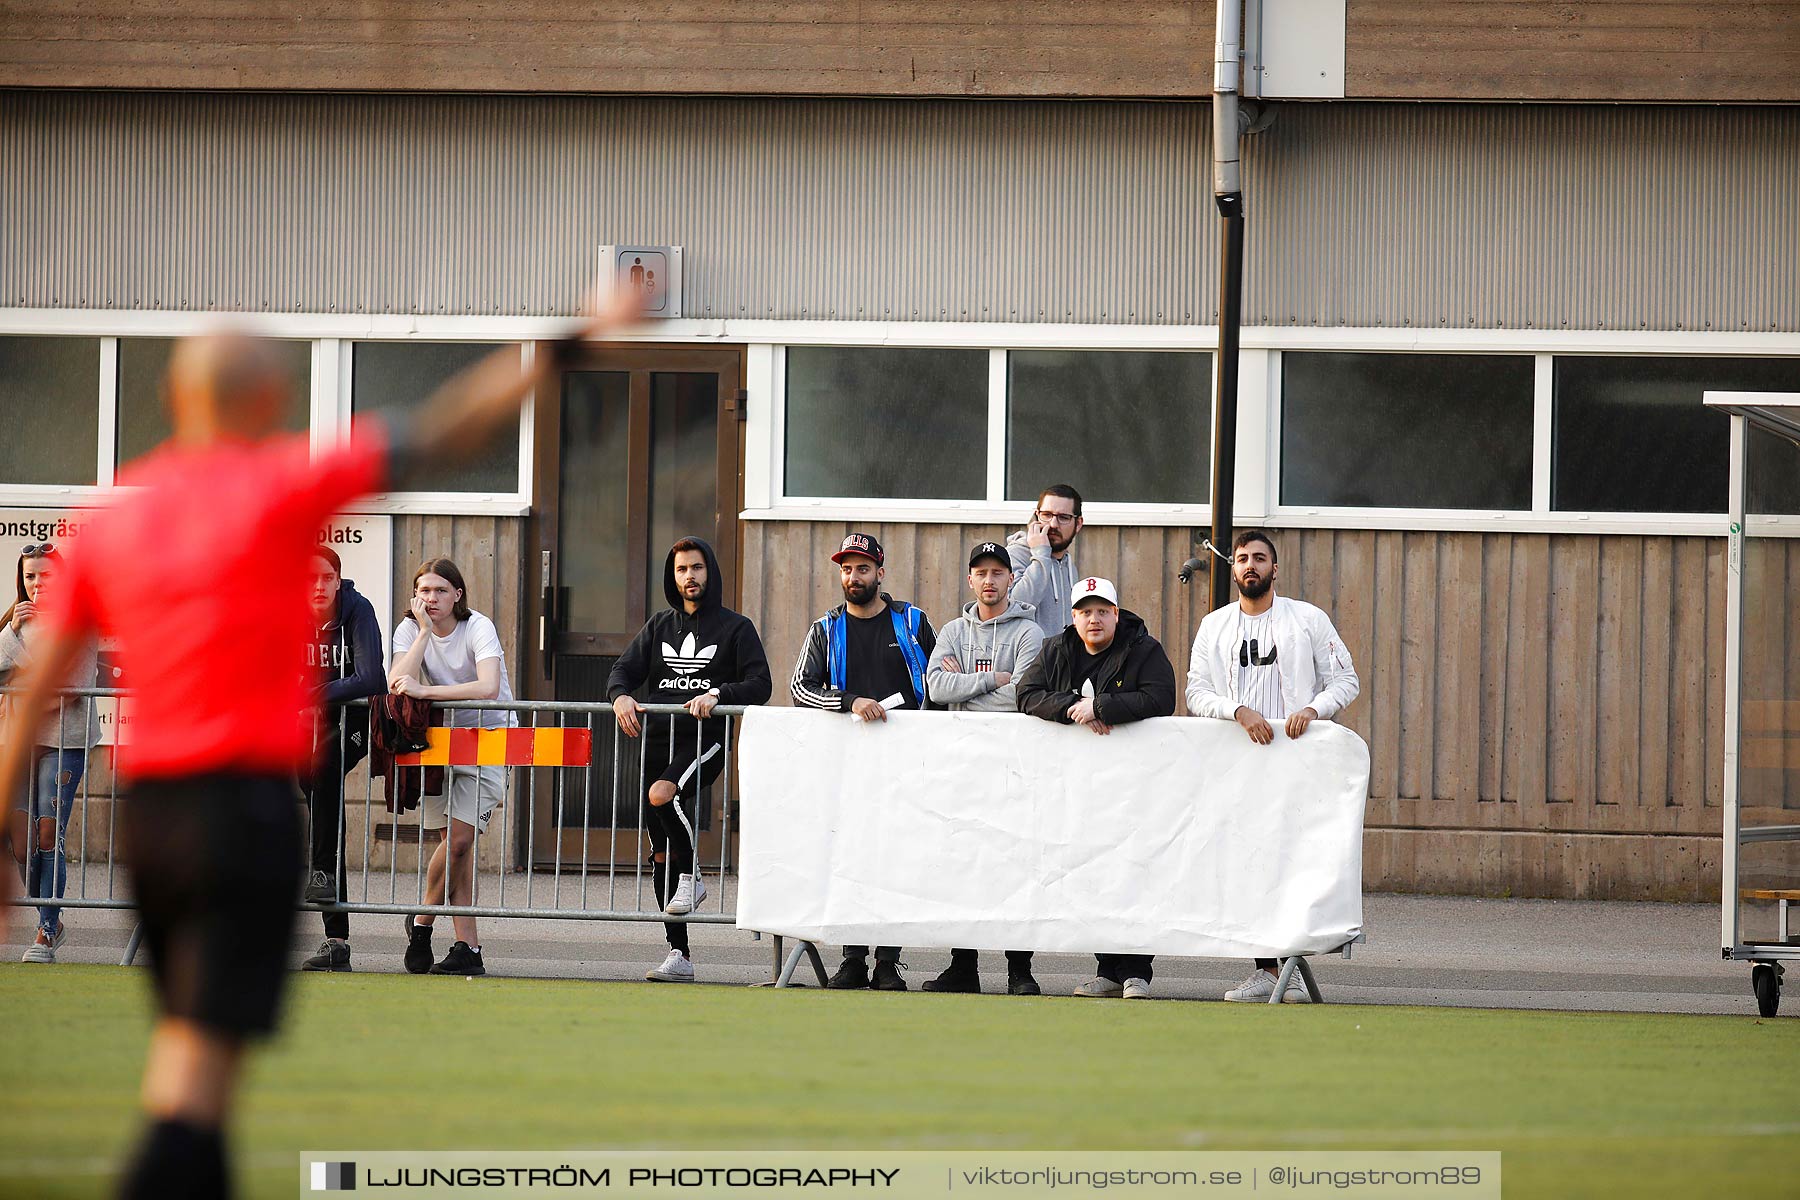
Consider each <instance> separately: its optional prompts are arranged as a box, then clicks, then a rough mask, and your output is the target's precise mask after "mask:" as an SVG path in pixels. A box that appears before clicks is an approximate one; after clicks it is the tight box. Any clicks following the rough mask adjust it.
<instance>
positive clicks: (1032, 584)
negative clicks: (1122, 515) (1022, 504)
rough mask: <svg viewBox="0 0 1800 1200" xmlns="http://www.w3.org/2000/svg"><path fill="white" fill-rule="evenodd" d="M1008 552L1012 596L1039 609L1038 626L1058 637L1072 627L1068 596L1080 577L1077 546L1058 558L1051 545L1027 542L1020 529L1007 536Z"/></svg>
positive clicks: (1044, 631) (1044, 632) (1048, 634)
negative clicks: (1076, 559) (1077, 567)
mask: <svg viewBox="0 0 1800 1200" xmlns="http://www.w3.org/2000/svg"><path fill="white" fill-rule="evenodd" d="M1006 553H1007V554H1008V555H1009V556H1011V558H1012V569H1013V585H1012V597H1013V599H1014V600H1017V601H1019V603H1021V604H1029V605H1031V606H1032V607H1033V608H1035V609H1037V614H1036V617H1035V619H1036V621H1037V627H1038V629H1040V630H1041V631H1042V632H1043V634H1044V637H1046V638H1053V637H1056V636H1057V635H1058V634H1060V633H1062V631H1063V630H1065V629H1067V628H1068V627H1069V597H1071V596H1073V595H1074V594H1075V581H1076V580H1078V579H1080V578H1081V576H1079V575H1077V574H1076V573H1075V571H1076V567H1075V550H1074V547H1070V548H1069V549H1068V550H1067V551H1066V552H1065V553H1064V554H1063V556H1062V557H1061V558H1057V557H1055V556H1054V555H1052V554H1051V553H1050V547H1048V546H1038V547H1036V548H1035V549H1034V548H1032V547H1031V546H1030V545H1027V544H1026V541H1025V531H1024V530H1022V529H1021V530H1019V531H1018V532H1016V533H1014V534H1013V535H1012V536H1011V537H1008V538H1007V539H1006Z"/></svg>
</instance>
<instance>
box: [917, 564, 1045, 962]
mask: <svg viewBox="0 0 1800 1200" xmlns="http://www.w3.org/2000/svg"><path fill="white" fill-rule="evenodd" d="M969 588H970V590H972V591H973V592H974V593H975V599H973V600H971V601H970V602H969V603H967V604H965V605H964V606H963V615H962V616H960V617H958V618H957V619H956V620H954V621H952V622H950V623H949V624H948V625H946V626H944V628H943V629H941V630H940V631H939V632H938V640H937V645H936V646H935V647H934V648H933V649H932V652H931V659H930V666H929V667H928V668H927V670H926V673H925V682H926V689H927V691H928V692H929V693H930V695H931V702H932V703H933V704H938V705H942V706H943V707H945V708H948V709H951V710H953V711H964V712H1017V711H1018V710H1019V700H1018V691H1017V687H1016V685H1015V684H1014V683H1013V680H1014V679H1015V678H1017V677H1018V676H1019V675H1022V674H1024V672H1025V669H1026V668H1027V667H1029V666H1031V664H1032V663H1034V662H1036V661H1037V656H1038V650H1039V648H1041V647H1042V646H1043V644H1044V635H1043V633H1042V632H1040V631H1039V629H1038V626H1037V620H1036V610H1035V609H1033V608H1032V607H1031V605H1029V604H1024V603H1021V602H1019V601H1017V600H1014V599H1013V598H1012V597H1011V595H1010V593H1011V591H1012V561H1011V559H1010V558H1008V556H1007V553H1006V549H1005V547H1003V546H1001V545H1000V544H999V543H998V542H979V543H977V544H976V546H975V548H974V549H973V550H971V551H969ZM976 964H977V959H976V954H975V951H973V950H952V951H951V952H950V966H949V967H948V968H946V969H945V971H944V973H943V974H941V975H939V976H938V977H937V978H936V979H933V980H930V981H929V982H927V983H926V984H925V990H926V991H928V992H979V991H980V990H981V977H980V975H979V974H978V972H977V965H976ZM1006 990H1007V992H1008V994H1010V995H1014V996H1036V995H1038V994H1039V993H1038V985H1037V980H1035V979H1033V978H1032V977H1031V951H1029V950H1008V951H1007V952H1006Z"/></svg>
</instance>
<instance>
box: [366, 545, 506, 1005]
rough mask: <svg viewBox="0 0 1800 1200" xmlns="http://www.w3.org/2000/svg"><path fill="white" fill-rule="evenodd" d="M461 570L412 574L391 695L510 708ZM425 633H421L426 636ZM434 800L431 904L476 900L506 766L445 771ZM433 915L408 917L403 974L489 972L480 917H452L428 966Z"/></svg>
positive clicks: (440, 567)
mask: <svg viewBox="0 0 1800 1200" xmlns="http://www.w3.org/2000/svg"><path fill="white" fill-rule="evenodd" d="M465 596H466V589H465V588H464V586H463V577H462V572H461V571H460V570H458V569H457V566H456V564H455V563H453V562H451V561H450V560H449V559H447V558H434V559H431V560H430V561H428V562H426V563H425V564H424V565H423V566H421V567H420V568H419V569H418V571H417V572H415V573H414V575H413V595H412V611H411V612H410V613H408V614H407V617H406V619H404V620H402V621H400V623H399V624H398V625H396V626H395V627H394V656H393V658H394V665H393V666H392V667H391V668H389V670H388V690H390V691H392V692H393V693H395V694H396V695H400V696H414V697H417V698H419V699H421V700H495V701H498V702H499V703H501V704H511V703H512V699H513V692H512V682H511V681H510V680H509V679H508V678H507V676H506V657H505V655H504V654H503V653H502V651H501V649H500V635H499V633H498V631H496V630H495V628H494V623H493V622H492V621H490V620H489V619H488V618H487V617H485V616H483V615H482V614H481V613H478V612H475V611H473V610H472V609H470V608H469V604H468V601H467V599H465ZM422 630H423V631H426V632H424V633H423V634H422V633H421V631H422ZM446 715H447V716H448V717H449V718H450V724H451V725H454V726H463V727H465V728H477V727H478V728H482V729H504V728H507V727H509V726H512V725H516V724H517V723H518V720H517V718H516V717H515V716H514V715H513V712H512V710H511V709H506V708H490V709H456V710H452V711H451V712H449V713H447V714H446ZM446 771H447V772H448V776H449V777H448V780H447V782H446V786H445V788H444V791H443V792H442V793H440V794H438V795H435V796H434V795H429V794H427V795H424V796H421V797H420V810H419V824H420V825H421V826H423V827H424V828H426V829H445V830H447V832H446V833H445V836H444V840H443V841H442V842H440V843H438V848H437V850H436V852H435V853H433V854H432V856H431V864H430V866H429V867H427V868H426V873H425V903H427V904H442V903H444V893H445V881H446V880H448V882H449V896H450V903H451V904H457V905H463V904H470V903H472V902H473V897H474V893H475V872H476V870H477V867H476V858H475V853H474V851H475V841H476V838H477V837H479V836H480V834H482V833H485V832H487V826H488V818H489V817H491V816H492V815H493V812H494V809H495V808H496V807H497V806H498V805H499V803H500V801H501V799H502V798H504V797H505V795H506V768H505V767H448V768H446ZM432 920H433V917H432V915H431V914H430V913H425V914H422V915H411V916H408V917H407V918H406V958H405V962H406V969H407V970H408V971H411V972H412V973H413V974H414V975H422V974H424V973H425V972H427V971H429V972H430V973H431V974H433V975H485V974H487V968H486V967H485V966H484V965H483V964H482V959H481V939H480V937H479V936H478V935H477V933H476V929H475V918H474V917H461V916H458V917H452V918H451V919H450V920H451V925H452V926H453V927H454V929H455V931H456V942H455V944H453V945H452V946H451V947H450V951H449V953H447V954H446V955H444V958H443V961H441V962H437V963H433V962H432V960H431V925H432Z"/></svg>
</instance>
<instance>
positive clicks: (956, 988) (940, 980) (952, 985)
mask: <svg viewBox="0 0 1800 1200" xmlns="http://www.w3.org/2000/svg"><path fill="white" fill-rule="evenodd" d="M875 970H876V971H877V972H880V970H881V964H879V963H877V964H876V965H875ZM901 982H902V983H904V982H905V981H904V980H902V981H901ZM919 988H920V990H921V991H926V992H979V991H980V990H981V975H980V973H979V972H978V971H977V970H976V969H975V964H974V963H968V964H966V965H965V964H963V963H960V962H958V961H956V959H954V958H952V959H951V960H950V965H949V966H947V967H945V968H944V973H943V974H942V975H939V976H938V977H937V978H936V979H927V980H926V981H925V982H924V983H922V984H920V985H919ZM896 990H898V989H896Z"/></svg>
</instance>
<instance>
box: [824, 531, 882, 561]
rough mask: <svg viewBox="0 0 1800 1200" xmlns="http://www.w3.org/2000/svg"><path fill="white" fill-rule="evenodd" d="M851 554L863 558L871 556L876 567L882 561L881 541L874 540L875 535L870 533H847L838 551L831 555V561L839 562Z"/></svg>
mask: <svg viewBox="0 0 1800 1200" xmlns="http://www.w3.org/2000/svg"><path fill="white" fill-rule="evenodd" d="M852 554H860V555H862V556H863V557H864V558H872V559H874V560H875V565H876V566H878V567H879V566H881V564H882V561H883V555H882V552H881V543H880V542H878V541H876V540H875V535H874V534H872V533H852V534H849V535H847V536H846V537H845V538H844V544H843V545H841V546H839V547H838V552H837V553H836V554H834V555H832V556H831V561H832V562H834V563H841V562H843V561H844V559H845V558H846V557H848V556H849V555H852Z"/></svg>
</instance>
